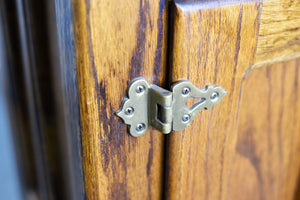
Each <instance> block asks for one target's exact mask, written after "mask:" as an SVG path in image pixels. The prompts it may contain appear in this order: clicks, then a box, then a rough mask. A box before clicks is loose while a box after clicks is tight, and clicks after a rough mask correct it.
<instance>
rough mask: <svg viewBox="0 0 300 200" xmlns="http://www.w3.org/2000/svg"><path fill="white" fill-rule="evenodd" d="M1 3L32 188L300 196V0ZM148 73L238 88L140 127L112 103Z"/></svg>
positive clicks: (103, 195) (94, 194) (212, 197)
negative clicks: (165, 124)
mask: <svg viewBox="0 0 300 200" xmlns="http://www.w3.org/2000/svg"><path fill="white" fill-rule="evenodd" d="M0 5H4V6H1V7H0V10H1V11H5V12H1V15H0V19H1V20H3V23H1V24H4V25H3V27H4V29H3V30H5V36H6V38H4V39H3V41H6V43H7V44H9V45H6V46H9V48H7V52H8V53H7V55H8V58H9V59H10V60H13V61H14V62H8V61H7V66H6V70H5V73H6V74H8V75H7V77H8V80H11V82H14V84H11V85H10V83H7V85H10V87H11V90H12V89H14V91H13V92H12V93H16V94H18V95H15V94H14V95H11V97H10V101H9V102H12V104H11V105H10V110H11V112H13V113H14V114H12V115H15V118H12V119H15V121H16V128H15V129H16V130H18V129H20V130H18V131H17V132H18V133H19V135H17V138H18V137H19V138H21V136H22V133H24V134H23V136H22V138H25V139H24V141H21V142H20V143H22V142H23V143H26V144H23V145H24V146H30V145H31V146H30V148H29V149H27V151H26V152H25V153H24V152H23V157H24V158H23V159H24V160H27V163H26V164H24V168H26V169H25V170H24V169H23V171H28V173H27V176H25V177H24V179H25V181H24V183H25V184H27V187H26V188H25V189H24V190H28V191H29V192H28V193H29V194H30V195H31V196H37V198H40V199H90V200H93V199H131V200H144V199H155V200H156V199H170V200H177V199H184V200H194V199H205V200H219V199H220V200H247V199H249V200H283V199H284V200H286V199H287V200H295V199H299V198H300V197H299V196H300V194H299V192H300V189H299V188H300V182H299V181H300V171H299V169H300V155H299V154H300V100H299V95H300V89H299V88H300V87H299V86H298V85H299V80H300V70H299V67H300V64H299V63H300V42H299V41H300V2H299V0H266V1H261V0H223V1H218V0H212V1H209V0H130V1H124V0H123V1H120V0H88V1H87V0H73V1H71V0H55V1H49V2H44V1H39V0H12V1H11V3H6V2H5V3H4V2H2V1H1V2H0ZM21 11H22V12H21ZM23 11H24V12H23ZM5 19H9V20H7V21H5ZM4 22H5V23H4ZM10 24H11V25H10ZM6 29H7V30H6ZM15 30H19V32H20V33H18V31H15ZM15 38H17V39H18V40H15ZM3 46H4V45H3ZM27 49H29V50H30V51H29V50H28V51H27ZM20 56H21V57H22V59H20V60H18V58H19V57H20ZM9 59H8V60H9ZM9 66H11V69H10V67H9ZM19 72H20V73H19ZM20 74H21V76H20ZM23 74H24V76H23ZM5 76H6V75H5ZM137 77H143V78H145V79H146V80H147V81H148V82H149V83H151V84H152V83H153V84H156V85H158V86H160V87H163V88H165V89H170V85H171V84H172V83H174V82H176V81H179V80H189V81H191V82H192V83H193V84H194V85H195V86H196V87H198V88H201V89H202V88H204V87H205V85H212V84H217V85H220V86H221V87H222V88H224V89H225V90H226V91H227V95H226V96H225V97H224V98H223V99H222V101H221V103H220V104H218V105H215V106H214V107H212V108H211V109H209V110H203V111H201V112H200V113H199V114H198V115H197V116H196V118H195V119H194V121H193V122H192V123H191V125H190V126H188V127H187V128H186V129H184V130H182V131H176V132H175V131H173V132H171V133H170V134H167V135H164V134H163V133H161V132H159V131H158V130H156V129H154V128H152V127H149V129H148V131H147V133H146V134H144V135H143V136H141V137H137V138H135V137H132V136H130V134H129V133H128V131H127V125H126V124H124V123H123V121H122V120H121V119H120V118H119V117H118V116H116V115H115V112H116V111H117V110H118V109H119V106H120V104H121V100H122V99H124V98H125V97H126V96H127V94H126V89H127V87H128V85H129V83H130V81H131V80H133V79H134V78H137ZM7 82H10V81H7ZM23 98H24V101H23ZM197 101H198V99H192V100H190V101H188V103H187V105H186V106H188V107H189V106H192V105H193V104H195V103H196V102H197ZM49 105H51V106H49ZM137 112H138V111H137ZM16 116H17V117H16ZM21 129H22V130H21ZM25 140H26V141H25ZM31 143H32V144H31ZM20 149H21V148H20ZM22 149H23V147H22ZM24 149H25V150H26V148H25V147H24ZM20 154H21V155H22V153H20ZM25 154H26V156H24V155H25ZM21 157H22V156H21ZM25 157H26V158H25ZM27 157H28V159H27ZM20 168H22V167H20ZM29 172H30V173H29ZM24 173H26V172H24ZM31 179H32V180H31ZM32 191H34V192H35V193H37V194H35V195H33V193H34V192H32ZM30 195H29V196H30Z"/></svg>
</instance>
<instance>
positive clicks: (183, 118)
mask: <svg viewBox="0 0 300 200" xmlns="http://www.w3.org/2000/svg"><path fill="white" fill-rule="evenodd" d="M190 118H191V116H190V115H189V114H184V115H183V116H182V121H183V122H188V121H189V120H190Z"/></svg>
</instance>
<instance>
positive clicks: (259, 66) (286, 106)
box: [164, 0, 300, 200]
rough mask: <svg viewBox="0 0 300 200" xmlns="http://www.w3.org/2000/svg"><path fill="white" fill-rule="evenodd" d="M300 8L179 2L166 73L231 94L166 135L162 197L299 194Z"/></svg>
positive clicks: (288, 196)
mask: <svg viewBox="0 0 300 200" xmlns="http://www.w3.org/2000/svg"><path fill="white" fill-rule="evenodd" d="M299 6H300V3H299V1H277V0H271V1H265V2H260V1H249V2H244V1H236V2H231V1H223V2H214V1H213V2H208V1H184V0H183V1H180V0H179V1H175V3H174V6H173V9H172V12H171V13H172V17H173V19H174V21H173V26H172V27H173V30H172V34H173V39H172V44H171V45H172V53H171V58H170V60H171V64H170V67H171V71H172V73H171V81H177V80H180V79H189V80H190V81H192V82H193V83H194V84H196V86H197V87H203V86H204V85H206V84H218V85H220V86H222V87H223V88H224V89H225V90H227V96H226V97H224V98H223V100H222V102H221V103H220V104H219V105H217V106H214V107H213V108H212V109H210V110H207V111H202V112H201V113H200V114H199V115H198V116H197V117H196V118H195V120H194V122H193V123H192V124H191V125H190V126H189V127H188V128H186V129H185V130H183V131H180V132H173V133H172V134H169V135H168V136H167V143H166V144H167V146H166V155H167V163H166V165H167V171H166V177H167V178H166V185H167V187H166V191H165V196H164V197H165V199H211V200H214V199H249V200H250V199H293V198H297V196H296V195H297V194H296V193H295V191H296V190H297V188H299V185H298V186H297V180H299V167H300V156H299V153H300V152H299V147H300V112H299V109H300V107H299V106H300V101H299V95H298V93H299V92H300V89H299V87H298V83H299V80H300V79H299V75H300V73H299V59H296V58H297V57H299V50H300V46H299V45H300V43H299V36H300V32H299V26H300V13H299V9H300V7H299ZM286 60H292V61H289V62H288V61H286ZM276 63H277V64H276ZM193 103H195V101H194V102H192V104H193ZM192 104H191V105H192ZM298 195H299V194H298Z"/></svg>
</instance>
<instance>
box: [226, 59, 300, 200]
mask: <svg viewBox="0 0 300 200" xmlns="http://www.w3.org/2000/svg"><path fill="white" fill-rule="evenodd" d="M299 78H300V60H299V59H298V60H293V61H289V62H285V63H280V64H274V65H271V66H268V67H263V68H259V69H256V70H253V71H251V72H250V73H249V74H248V76H247V77H246V78H245V80H244V81H243V82H242V85H241V88H242V89H241V94H240V96H241V97H240V105H239V113H238V116H237V121H238V127H237V133H236V134H237V135H236V137H237V140H236V144H235V150H234V153H233V154H232V160H231V169H230V175H229V183H228V185H229V192H228V198H229V199H245V200H247V199H249V200H254V199H270V200H282V199H285V200H293V199H297V196H295V195H296V194H297V193H296V190H297V189H298V188H297V187H299V185H297V182H298V179H299V176H300V173H299V172H300V171H299V169H300V156H299V155H300V134H299V133H300V101H299V95H300V88H299Z"/></svg>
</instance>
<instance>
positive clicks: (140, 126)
mask: <svg viewBox="0 0 300 200" xmlns="http://www.w3.org/2000/svg"><path fill="white" fill-rule="evenodd" d="M171 90H172V92H170V91H168V90H165V89H163V88H161V87H158V86H157V85H153V84H151V85H149V84H148V83H147V81H146V80H145V79H144V78H137V79H134V80H133V81H132V82H131V83H130V85H129V87H128V97H129V98H125V99H124V100H123V101H122V104H121V106H120V109H119V110H118V111H117V112H116V114H117V115H118V116H119V117H121V118H122V119H123V121H124V122H125V124H128V125H129V132H130V134H131V135H132V136H134V137H138V136H141V135H143V134H145V133H146V131H147V129H148V126H149V125H151V126H153V127H154V128H156V129H158V130H159V131H161V132H163V133H164V134H168V133H170V132H171V131H172V130H173V131H180V130H183V129H185V128H186V127H187V126H189V125H190V124H191V122H192V121H193V120H194V118H195V117H196V115H197V114H198V113H199V112H200V111H201V110H202V109H210V108H211V107H212V106H214V105H216V104H218V103H220V101H221V100H222V98H223V97H224V96H225V95H226V94H227V92H226V91H225V90H224V89H222V88H221V87H220V86H218V85H212V86H210V85H209V86H206V87H205V89H203V90H200V89H198V88H197V87H195V86H194V85H193V84H192V83H191V82H190V81H187V80H186V81H179V82H177V83H175V84H173V85H172V87H171ZM189 98H199V99H200V100H199V101H198V102H197V103H195V104H194V105H193V106H192V107H191V108H188V107H186V105H185V104H186V102H187V101H188V99H189Z"/></svg>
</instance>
